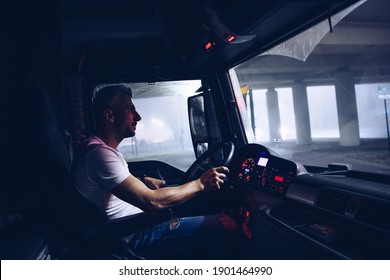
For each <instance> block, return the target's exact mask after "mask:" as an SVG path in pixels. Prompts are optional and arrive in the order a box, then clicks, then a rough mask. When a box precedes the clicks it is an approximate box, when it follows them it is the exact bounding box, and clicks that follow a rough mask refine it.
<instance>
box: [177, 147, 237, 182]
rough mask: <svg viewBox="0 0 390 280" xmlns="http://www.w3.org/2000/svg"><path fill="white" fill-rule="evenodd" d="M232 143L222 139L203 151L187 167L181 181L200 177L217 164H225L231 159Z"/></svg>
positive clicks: (232, 152)
mask: <svg viewBox="0 0 390 280" xmlns="http://www.w3.org/2000/svg"><path fill="white" fill-rule="evenodd" d="M233 154H234V144H233V142H231V141H222V142H219V143H218V144H216V145H215V146H213V147H212V148H211V149H209V150H207V151H206V152H204V153H203V154H202V155H201V156H200V157H199V158H198V159H197V160H195V162H194V163H193V164H192V165H191V166H190V167H189V168H188V170H187V171H186V173H185V174H184V176H183V178H182V180H181V183H180V184H184V183H186V182H189V181H192V180H195V179H197V178H199V177H200V175H202V174H203V173H204V172H205V171H206V170H209V169H210V168H213V167H217V166H221V165H224V166H227V165H229V164H230V162H231V161H232V159H233Z"/></svg>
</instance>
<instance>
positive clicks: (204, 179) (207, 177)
mask: <svg viewBox="0 0 390 280" xmlns="http://www.w3.org/2000/svg"><path fill="white" fill-rule="evenodd" d="M228 172H229V169H228V168H227V167H226V166H219V167H214V168H211V169H209V170H207V171H206V172H204V173H203V174H202V175H201V176H200V177H199V179H198V180H199V181H200V183H201V184H202V185H203V190H204V191H210V190H219V189H220V188H221V185H222V184H223V183H224V180H225V179H226V173H228Z"/></svg>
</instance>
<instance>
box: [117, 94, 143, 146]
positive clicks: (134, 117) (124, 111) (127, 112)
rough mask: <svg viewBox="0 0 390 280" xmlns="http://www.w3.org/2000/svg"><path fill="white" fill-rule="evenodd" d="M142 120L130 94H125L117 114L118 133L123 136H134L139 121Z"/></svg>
mask: <svg viewBox="0 0 390 280" xmlns="http://www.w3.org/2000/svg"><path fill="white" fill-rule="evenodd" d="M140 120H141V116H140V115H139V114H138V112H137V111H136V109H135V106H134V104H133V101H132V100H131V98H130V97H129V96H124V97H123V100H122V103H121V105H120V109H119V110H118V112H117V114H116V126H117V128H118V133H119V134H120V135H121V136H122V137H123V138H127V137H133V136H134V135H135V130H136V126H137V122H139V121H140Z"/></svg>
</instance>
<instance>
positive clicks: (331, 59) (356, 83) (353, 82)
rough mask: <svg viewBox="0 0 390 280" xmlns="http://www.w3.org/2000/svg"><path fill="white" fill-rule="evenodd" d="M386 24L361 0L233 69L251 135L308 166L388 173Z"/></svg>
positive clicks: (374, 6)
mask: <svg viewBox="0 0 390 280" xmlns="http://www.w3.org/2000/svg"><path fill="white" fill-rule="evenodd" d="M381 2H382V1H381ZM389 32H390V17H389V16H388V14H387V13H386V12H384V11H383V8H381V5H378V1H370V0H369V1H360V2H359V3H357V4H356V5H355V6H352V7H350V8H349V9H347V10H345V11H342V12H340V13H339V14H337V15H334V16H333V17H332V18H331V19H330V20H325V21H324V22H322V23H320V24H318V25H316V26H314V27H313V28H311V29H309V30H306V31H305V32H303V33H301V34H299V35H297V36H296V37H294V38H291V39H290V40H288V41H287V42H284V43H283V44H280V45H278V46H276V47H274V48H273V49H270V50H268V51H267V52H265V53H262V54H260V55H258V56H256V57H254V58H252V59H250V60H248V61H246V62H244V63H242V64H240V65H238V66H237V67H235V68H234V69H231V70H230V74H231V78H232V80H233V83H237V82H238V84H239V86H240V88H239V89H238V90H237V89H236V96H238V95H240V96H239V98H240V99H244V101H245V105H246V106H242V107H241V108H240V110H241V114H242V115H245V118H244V122H245V120H247V123H246V124H245V125H246V126H247V127H249V129H247V138H248V141H249V142H255V143H260V144H263V145H265V146H268V147H269V148H271V149H273V150H274V151H276V152H277V153H278V154H279V155H280V156H283V157H285V158H288V159H291V160H293V161H296V162H300V163H302V164H304V165H306V166H320V167H327V166H328V165H329V164H333V163H338V164H342V165H345V166H348V168H349V169H353V170H361V171H370V172H386V173H388V172H389V171H390V157H389V154H390V140H389V116H388V114H389V113H390V112H388V111H389V110H390V105H389V103H390V66H389V65H390V36H389V35H390V34H389Z"/></svg>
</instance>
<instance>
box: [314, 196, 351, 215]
mask: <svg viewBox="0 0 390 280" xmlns="http://www.w3.org/2000/svg"><path fill="white" fill-rule="evenodd" d="M349 199H350V197H349V196H348V195H345V194H340V193H336V192H332V191H321V192H320V194H319V196H318V198H317V203H316V206H317V207H320V208H323V209H326V210H329V211H331V212H335V213H337V214H341V215H344V213H345V209H346V207H347V204H348V201H349Z"/></svg>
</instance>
